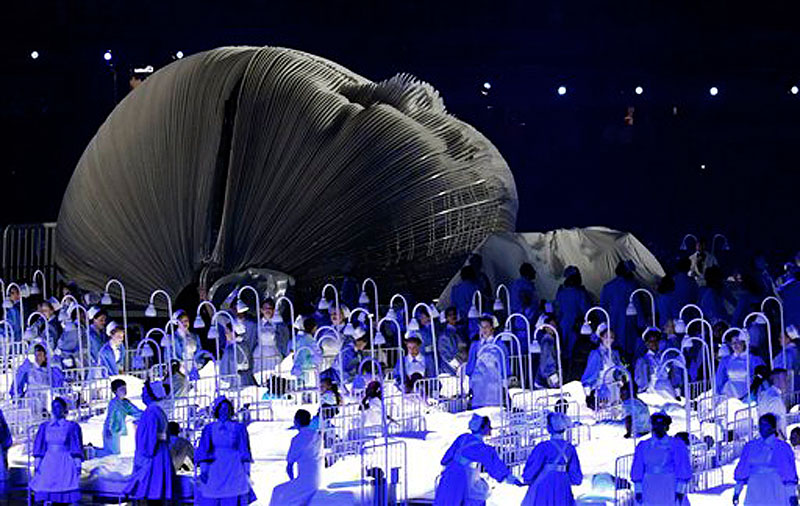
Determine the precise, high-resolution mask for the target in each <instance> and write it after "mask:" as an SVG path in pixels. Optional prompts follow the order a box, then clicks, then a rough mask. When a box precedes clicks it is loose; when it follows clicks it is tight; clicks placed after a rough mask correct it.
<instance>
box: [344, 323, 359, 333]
mask: <svg viewBox="0 0 800 506" xmlns="http://www.w3.org/2000/svg"><path fill="white" fill-rule="evenodd" d="M355 333H356V329H355V328H353V324H352V323H350V322H347V325H345V326H344V330H342V334H344V335H346V336H352V335H353V334H355Z"/></svg>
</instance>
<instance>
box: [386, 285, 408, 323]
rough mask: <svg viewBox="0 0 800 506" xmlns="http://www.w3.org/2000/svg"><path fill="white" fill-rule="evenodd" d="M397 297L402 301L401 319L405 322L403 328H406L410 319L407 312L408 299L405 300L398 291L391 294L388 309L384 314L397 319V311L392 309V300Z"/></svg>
mask: <svg viewBox="0 0 800 506" xmlns="http://www.w3.org/2000/svg"><path fill="white" fill-rule="evenodd" d="M397 299H400V300H401V301H403V320H404V322H405V324H406V326H405V328H406V329H408V322H409V319H410V318H409V314H408V300H406V298H405V297H404V296H403V295H401V294H399V293H396V294H394V295H392V298H391V299H389V311H388V312H387V313H386V316H389V317H391V318H395V319H397V313H396V312H395V310H394V301H395V300H397Z"/></svg>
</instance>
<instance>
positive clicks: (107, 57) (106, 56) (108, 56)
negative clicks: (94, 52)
mask: <svg viewBox="0 0 800 506" xmlns="http://www.w3.org/2000/svg"><path fill="white" fill-rule="evenodd" d="M111 58H113V56H112V55H111V51H106V52H105V53H103V59H104V60H105V61H111Z"/></svg>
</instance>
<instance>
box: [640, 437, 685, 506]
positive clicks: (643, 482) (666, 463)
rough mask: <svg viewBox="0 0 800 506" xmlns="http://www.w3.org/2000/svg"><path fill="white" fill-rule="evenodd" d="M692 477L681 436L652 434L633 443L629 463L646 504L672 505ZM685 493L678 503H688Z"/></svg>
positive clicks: (682, 504) (683, 505)
mask: <svg viewBox="0 0 800 506" xmlns="http://www.w3.org/2000/svg"><path fill="white" fill-rule="evenodd" d="M691 479H692V464H691V460H690V458H689V449H688V448H687V447H686V444H685V443H684V442H683V441H681V440H680V439H677V438H674V437H672V436H664V437H663V438H661V439H659V438H657V437H655V436H653V437H651V438H649V439H646V440H644V441H642V442H641V443H639V444H637V445H636V451H635V452H634V454H633V464H632V465H631V481H632V482H633V485H634V490H636V491H637V492H641V494H642V499H643V503H644V504H647V505H654V506H655V505H669V506H673V505H675V503H676V502H675V494H676V493H677V492H680V493H682V494H685V493H686V491H687V486H688V482H689V480H691ZM688 504H689V502H688V500H686V497H685V496H684V501H683V502H682V503H681V506H688Z"/></svg>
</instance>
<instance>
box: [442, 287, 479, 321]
mask: <svg viewBox="0 0 800 506" xmlns="http://www.w3.org/2000/svg"><path fill="white" fill-rule="evenodd" d="M478 291H480V287H479V286H478V284H477V283H475V282H473V281H460V282H458V283H456V284H455V285H453V288H451V289H450V304H452V305H453V306H455V307H456V309H457V310H458V315H459V316H460V317H461V318H466V317H467V314H468V313H469V308H470V307H472V297H473V296H474V294H475V292H478ZM484 302H485V301H484Z"/></svg>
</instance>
